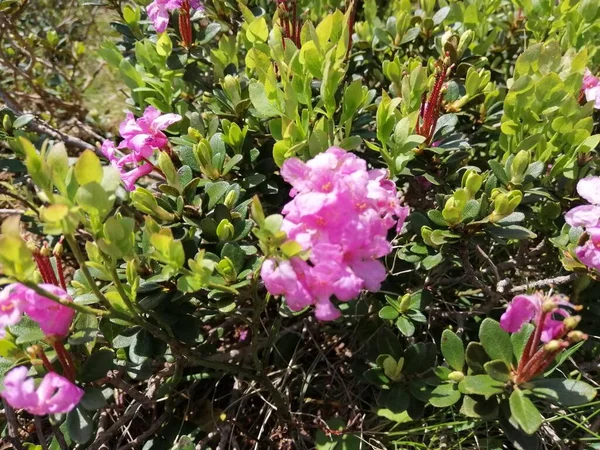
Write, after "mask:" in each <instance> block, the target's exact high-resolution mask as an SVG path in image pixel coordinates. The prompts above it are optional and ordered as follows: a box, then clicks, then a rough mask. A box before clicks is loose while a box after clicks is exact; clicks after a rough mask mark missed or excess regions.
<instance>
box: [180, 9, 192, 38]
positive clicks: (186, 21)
mask: <svg viewBox="0 0 600 450" xmlns="http://www.w3.org/2000/svg"><path fill="white" fill-rule="evenodd" d="M179 34H180V35H181V39H182V40H183V46H184V47H185V48H187V49H189V48H190V47H191V46H192V21H191V17H190V2H189V0H183V4H182V5H181V9H180V10H179Z"/></svg>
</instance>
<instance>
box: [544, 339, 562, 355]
mask: <svg viewBox="0 0 600 450" xmlns="http://www.w3.org/2000/svg"><path fill="white" fill-rule="evenodd" d="M561 348H562V343H561V341H557V340H552V341H550V342H548V343H547V344H546V345H544V350H546V351H547V352H555V351H557V350H560V349H561Z"/></svg>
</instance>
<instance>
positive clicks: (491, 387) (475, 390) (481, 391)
mask: <svg viewBox="0 0 600 450" xmlns="http://www.w3.org/2000/svg"><path fill="white" fill-rule="evenodd" d="M458 388H459V389H460V391H461V392H462V393H463V394H475V395H483V396H484V397H486V398H488V397H491V396H492V395H497V394H501V393H502V392H503V391H504V383H500V382H499V381H496V380H494V379H493V378H492V377H490V376H489V375H469V376H467V377H465V379H464V380H462V381H461V382H460V383H459V384H458Z"/></svg>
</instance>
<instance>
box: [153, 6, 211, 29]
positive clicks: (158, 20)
mask: <svg viewBox="0 0 600 450" xmlns="http://www.w3.org/2000/svg"><path fill="white" fill-rule="evenodd" d="M183 2H184V0H154V1H153V2H152V3H150V4H149V5H148V7H147V8H146V10H147V12H148V17H149V18H150V20H152V23H153V24H154V28H155V29H156V32H157V33H163V32H164V31H165V30H166V29H167V26H169V11H174V10H176V9H179V8H181V7H182V6H183ZM189 4H190V7H192V8H194V9H202V5H201V3H200V1H199V0H189Z"/></svg>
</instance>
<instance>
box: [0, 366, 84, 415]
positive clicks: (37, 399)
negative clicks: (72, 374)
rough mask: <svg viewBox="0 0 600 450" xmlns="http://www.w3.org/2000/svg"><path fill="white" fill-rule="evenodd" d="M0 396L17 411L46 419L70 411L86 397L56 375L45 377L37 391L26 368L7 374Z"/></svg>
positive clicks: (17, 368) (81, 391)
mask: <svg viewBox="0 0 600 450" xmlns="http://www.w3.org/2000/svg"><path fill="white" fill-rule="evenodd" d="M0 395H1V396H2V397H3V398H4V399H5V400H6V401H7V402H8V404H9V405H10V406H12V407H13V408H15V409H24V410H26V411H27V412H28V413H30V414H34V415H38V416H43V415H46V414H64V413H68V412H69V411H71V410H72V409H73V408H75V407H76V406H77V404H78V403H79V401H80V400H81V398H82V397H83V389H80V388H79V387H77V386H75V385H74V384H73V383H71V382H70V381H69V380H67V379H66V378H64V377H62V376H60V375H58V374H57V373H55V372H50V373H48V374H46V376H44V378H43V379H42V382H41V383H40V385H39V387H38V388H37V389H36V388H35V382H34V380H33V378H30V377H29V376H28V375H27V368H26V367H25V366H19V367H16V368H14V369H12V370H11V371H10V372H8V373H7V374H6V376H5V378H4V390H3V391H2V393H1V394H0Z"/></svg>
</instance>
